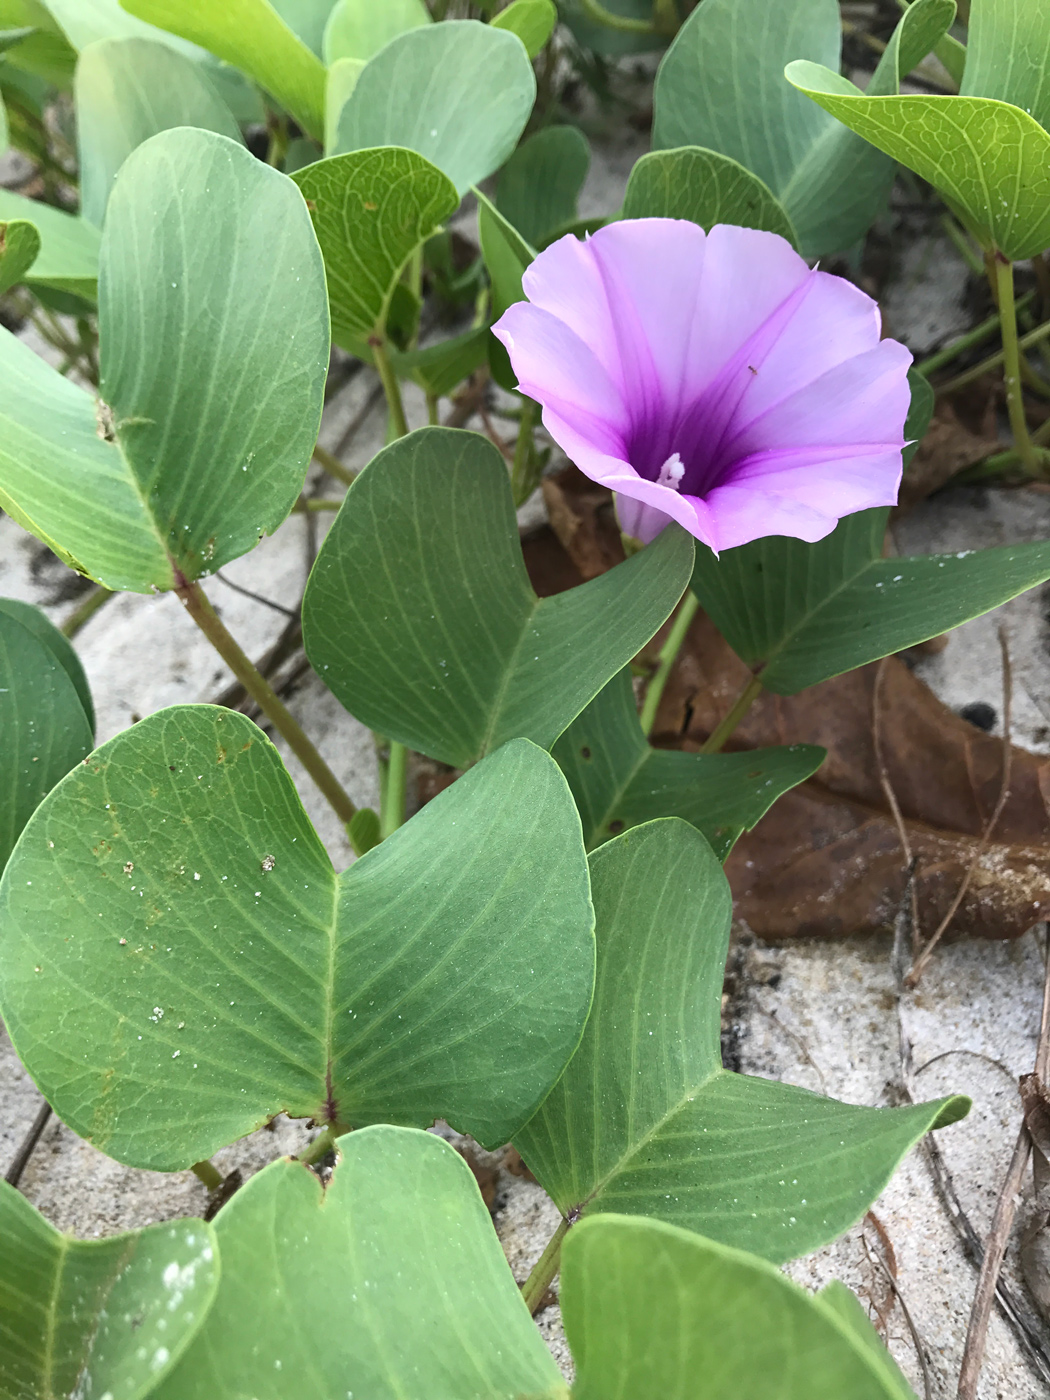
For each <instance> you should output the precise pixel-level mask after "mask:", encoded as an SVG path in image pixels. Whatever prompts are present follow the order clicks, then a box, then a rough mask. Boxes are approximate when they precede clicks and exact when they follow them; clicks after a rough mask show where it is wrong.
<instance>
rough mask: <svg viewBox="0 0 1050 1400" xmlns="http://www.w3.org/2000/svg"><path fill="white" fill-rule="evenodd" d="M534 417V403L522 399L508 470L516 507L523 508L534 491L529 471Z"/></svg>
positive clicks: (534, 486) (533, 483)
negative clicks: (512, 454)
mask: <svg viewBox="0 0 1050 1400" xmlns="http://www.w3.org/2000/svg"><path fill="white" fill-rule="evenodd" d="M535 417H536V404H535V401H534V400H533V399H526V398H523V399H522V401H521V421H520V422H519V424H518V438H517V441H516V442H515V444H514V464H513V466H512V467H511V470H510V489H511V491H512V492H513V494H514V504H515V505H516V506H523V505H524V504H525V502H526V501H527V500H528V499H529V497H530V496H531V495H532V493H533V491H534V490H535V489H536V483H535V482H534V481H533V477H532V472H531V471H530V470H529V468H530V464H531V462H532V425H533V423H534V422H535Z"/></svg>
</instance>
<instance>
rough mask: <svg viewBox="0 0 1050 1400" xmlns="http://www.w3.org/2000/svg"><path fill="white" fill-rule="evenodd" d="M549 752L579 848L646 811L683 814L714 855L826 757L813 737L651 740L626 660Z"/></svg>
mask: <svg viewBox="0 0 1050 1400" xmlns="http://www.w3.org/2000/svg"><path fill="white" fill-rule="evenodd" d="M551 754H552V756H553V757H554V758H555V759H556V760H557V762H558V764H559V765H560V767H561V770H562V772H563V773H564V774H565V777H566V779H567V780H568V783H569V787H570V788H571V789H572V795H573V797H574V798H575V800H576V806H577V809H578V810H579V813H580V820H581V821H582V822H583V839H584V843H585V844H586V846H587V849H588V850H590V849H591V848H592V847H594V846H600V845H601V843H602V842H603V841H608V840H609V838H610V837H612V836H618V835H619V834H620V832H623V831H626V830H627V829H628V828H629V827H632V826H638V825H639V824H640V823H641V822H647V821H651V820H652V819H653V818H654V817H683V818H684V819H685V820H686V821H687V822H689V823H690V824H691V825H692V826H695V827H696V828H697V830H698V831H701V832H702V833H703V834H704V836H705V837H706V838H707V840H708V841H709V842H710V844H711V847H712V849H713V850H714V852H715V855H716V856H717V857H718V859H719V860H725V858H726V856H728V854H729V852H730V851H731V850H732V849H733V846H734V845H735V844H736V841H737V838H738V837H739V836H740V835H741V834H742V833H743V832H745V831H750V830H751V828H752V827H753V826H754V825H755V824H756V823H757V822H758V821H760V820H761V818H762V817H764V816H765V814H766V813H767V812H768V811H769V809H770V807H772V805H773V803H774V802H775V801H776V800H777V798H778V797H780V796H782V795H783V794H784V793H785V792H787V791H788V790H789V789H790V788H793V787H795V786H797V784H798V783H802V782H805V780H806V779H807V778H809V777H812V775H813V774H814V773H815V772H816V771H817V769H818V768H819V767H820V765H821V763H823V761H824V757H825V753H824V750H823V749H820V748H817V747H816V746H815V745H814V744H793V745H792V746H791V747H790V748H769V749H751V750H749V751H748V752H747V753H713V754H696V753H679V752H677V751H675V750H670V749H654V748H651V747H650V745H649V743H648V742H647V740H646V737H645V735H644V734H643V733H642V726H641V724H640V723H639V721H638V710H637V708H636V706H635V703H634V690H633V687H632V685H631V673H630V668H628V667H625V668H624V670H622V671H621V672H620V673H619V675H616V676H614V677H613V678H612V680H611V681H610V682H609V684H608V685H607V686H606V687H605V688H604V690H601V691H599V693H598V694H597V695H596V696H595V697H594V699H593V700H592V701H591V703H590V704H589V705H588V706H587V708H586V709H585V710H584V711H583V713H582V714H581V715H580V716H579V718H578V719H575V720H574V721H573V722H572V724H570V725H569V727H568V729H566V731H565V733H564V734H563V735H562V736H561V738H560V739H559V740H558V742H557V743H556V744H555V745H554V747H553V749H552V750H551Z"/></svg>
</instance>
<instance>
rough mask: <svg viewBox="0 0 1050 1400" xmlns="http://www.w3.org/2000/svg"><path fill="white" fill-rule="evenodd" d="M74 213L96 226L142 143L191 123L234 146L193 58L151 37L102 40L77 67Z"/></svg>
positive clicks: (219, 104)
mask: <svg viewBox="0 0 1050 1400" xmlns="http://www.w3.org/2000/svg"><path fill="white" fill-rule="evenodd" d="M73 93H74V98H75V101H76V108H77V141H78V145H79V148H80V210H81V214H82V215H83V217H84V218H85V219H87V220H89V221H90V222H91V223H93V224H97V225H98V226H99V227H100V228H101V226H102V220H103V217H104V215H105V212H106V204H107V202H108V200H109V192H110V190H111V189H112V187H113V181H114V180H115V179H116V176H117V171H118V170H119V169H120V167H121V166H122V165H123V164H124V162H125V160H127V158H128V156H129V155H130V154H131V153H132V151H133V150H135V149H136V147H138V146H141V145H142V143H143V141H147V140H149V138H150V137H151V136H156V135H157V133H158V132H160V131H168V130H170V129H171V128H172V127H175V126H197V127H202V128H204V129H205V130H207V131H217V132H219V133H220V134H221V135H223V136H229V137H230V138H231V139H232V140H234V141H240V139H241V132H240V128H239V127H238V125H237V123H236V122H235V121H234V119H233V113H232V112H231V111H230V109H229V108H228V107H227V106H226V103H225V102H223V100H222V98H221V97H220V96H219V94H218V92H217V91H216V90H215V87H214V85H213V84H212V82H211V80H210V79H209V77H208V75H207V72H206V71H205V69H204V68H203V67H202V65H201V64H199V63H195V62H194V60H193V59H192V58H187V57H186V56H185V55H184V54H181V53H178V52H177V51H176V50H175V49H173V48H171V47H170V46H169V45H167V44H164V43H161V42H157V41H154V40H152V39H103V40H101V41H100V42H98V43H95V44H89V45H88V47H87V48H86V49H84V50H83V52H82V53H81V55H80V59H79V61H78V62H77V72H76V78H75V80H74V84H73Z"/></svg>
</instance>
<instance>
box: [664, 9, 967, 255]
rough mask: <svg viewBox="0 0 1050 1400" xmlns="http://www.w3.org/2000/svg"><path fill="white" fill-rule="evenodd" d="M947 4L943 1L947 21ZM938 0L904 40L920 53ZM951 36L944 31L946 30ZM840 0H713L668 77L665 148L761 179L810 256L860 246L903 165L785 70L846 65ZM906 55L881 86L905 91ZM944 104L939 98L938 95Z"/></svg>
mask: <svg viewBox="0 0 1050 1400" xmlns="http://www.w3.org/2000/svg"><path fill="white" fill-rule="evenodd" d="M943 2H944V0H932V4H933V5H934V6H936V7H938V8H937V9H936V17H937V21H938V23H940V22H941V20H942V19H943V21H944V27H947V23H948V18H946V17H945V12H944V11H943V9H942V8H941V7H943ZM928 3H929V0H918V3H917V5H916V6H913V7H912V9H913V10H917V11H918V13H917V14H915V15H911V14H909V15H905V16H904V18H903V19H902V21H901V23H902V24H908V25H909V26H911V27H912V29H913V36H912V39H911V40H909V41H908V42H907V43H905V41H904V40H903V39H902V40H900V41H899V43H901V44H904V47H905V49H906V51H907V55H908V56H909V57H910V56H911V53H912V52H913V50H914V47H915V45H916V44H918V43H919V42H920V39H919V38H918V37H915V36H919V35H920V34H921V37H922V38H925V36H926V34H927V32H931V33H932V30H929V31H928V29H927V21H928V18H929V10H928V9H927V8H925V6H927V4H928ZM942 32H943V30H942ZM841 46H842V40H841V23H840V16H839V7H838V5H837V4H836V3H835V0H781V2H780V3H778V4H776V5H769V4H767V3H766V0H704V4H703V5H700V6H698V7H697V8H696V10H694V12H693V13H692V14H691V15H690V16H689V18H688V19H687V20H686V22H685V24H684V25H683V26H682V28H681V29H680V30H679V33H678V36H677V38H676V39H675V41H674V43H673V44H672V45H671V47H670V49H669V50H668V52H667V55H666V56H665V58H664V60H663V62H662V63H661V65H660V71H659V73H658V74H657V79H656V89H655V120H654V128H653V146H654V148H655V149H657V150H661V149H669V148H673V147H680V146H703V147H705V148H707V149H709V150H712V151H716V152H718V153H720V154H721V155H724V156H729V157H731V158H732V159H733V160H736V161H738V162H739V163H740V164H741V165H743V166H744V167H745V168H746V169H748V170H750V171H751V173H752V174H754V175H756V176H758V178H759V179H760V180H762V181H763V183H764V184H765V185H766V186H767V188H768V189H769V190H770V191H771V192H772V194H773V195H774V196H775V197H776V199H777V200H779V202H780V204H781V205H782V206H783V207H784V210H785V211H786V213H787V216H788V218H789V219H790V220H791V224H792V226H793V227H794V229H795V232H796V233H797V235H798V242H799V246H800V247H801V250H802V252H803V254H804V255H805V256H807V257H816V256H819V255H821V254H825V253H831V252H837V251H839V250H841V249H843V248H846V247H849V246H850V245H851V244H852V243H854V242H856V240H857V239H858V238H860V237H862V236H863V235H864V234H865V233H866V232H867V230H868V227H869V226H870V224H871V222H872V220H873V219H874V218H875V216H876V214H877V213H878V212H879V210H880V208H881V207H882V205H883V203H884V202H885V199H886V196H887V194H888V192H889V188H890V185H891V184H892V182H893V175H894V170H893V164H892V162H891V161H889V160H887V159H886V158H885V157H884V156H883V155H882V154H881V153H880V152H879V151H876V150H875V149H873V147H872V146H871V145H869V144H867V143H866V142H864V141H863V140H860V139H858V138H857V137H856V136H853V135H851V133H850V132H849V131H847V130H846V129H844V128H843V127H842V126H841V125H836V124H835V123H834V122H832V121H829V120H828V118H827V116H826V115H825V116H822V115H821V114H820V112H819V110H814V109H813V108H812V107H810V108H808V109H807V108H806V107H805V106H804V105H803V104H802V102H801V101H800V97H801V94H800V93H797V92H794V91H792V88H791V85H790V84H789V83H788V82H787V81H786V80H785V77H784V63H785V61H786V60H788V59H800V60H809V61H810V62H811V64H823V65H824V66H825V67H827V68H829V69H834V70H836V71H837V69H838V66H839V59H840V51H841ZM896 56H897V47H896V46H895V47H894V50H893V54H892V55H891V57H890V59H888V60H887V61H886V63H885V64H884V65H882V66H881V70H880V75H879V81H880V82H883V81H887V82H889V81H890V77H892V90H893V91H894V92H896ZM938 100H939V99H938Z"/></svg>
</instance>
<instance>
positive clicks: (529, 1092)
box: [0, 706, 594, 1171]
mask: <svg viewBox="0 0 1050 1400" xmlns="http://www.w3.org/2000/svg"><path fill="white" fill-rule="evenodd" d="M537 871H542V872H543V878H542V879H539V878H537ZM0 909H2V910H3V913H2V915H0V928H2V929H3V956H2V959H0V1006H2V1014H3V1017H4V1020H5V1022H6V1024H7V1027H8V1031H9V1032H10V1035H11V1039H12V1041H13V1042H14V1043H15V1045H16V1046H17V1047H18V1053H19V1055H20V1056H21V1059H22V1061H23V1063H24V1064H25V1065H26V1068H27V1069H28V1070H29V1073H30V1074H31V1075H33V1077H34V1079H35V1080H36V1082H37V1083H38V1085H39V1086H40V1088H41V1092H42V1093H44V1094H45V1096H46V1097H47V1100H48V1102H49V1103H50V1104H52V1105H53V1107H54V1109H55V1112H56V1113H58V1114H59V1115H60V1116H61V1117H62V1118H63V1119H64V1120H65V1121H66V1122H67V1123H68V1124H69V1126H70V1127H71V1128H73V1129H74V1131H76V1132H78V1133H80V1134H81V1135H82V1136H84V1137H86V1138H88V1139H89V1140H90V1141H91V1142H93V1143H94V1144H95V1146H97V1147H99V1148H100V1149H102V1150H103V1151H104V1152H107V1153H108V1154H109V1155H110V1156H111V1157H116V1158H117V1159H118V1160H119V1161H123V1162H129V1163H131V1164H133V1165H136V1166H144V1167H152V1168H155V1169H158V1170H162V1171H170V1170H174V1169H178V1168H182V1167H186V1166H189V1165H190V1164H191V1163H193V1162H196V1161H199V1160H200V1159H202V1158H203V1157H208V1156H210V1155H211V1153H212V1152H214V1151H215V1150H216V1149H217V1148H218V1147H220V1146H222V1145H223V1144H225V1143H229V1142H232V1141H233V1140H234V1139H235V1138H239V1137H241V1136H243V1135H244V1134H245V1133H249V1132H251V1131H252V1130H253V1129H255V1128H258V1127H259V1126H261V1125H262V1124H263V1123H265V1122H266V1121H267V1120H268V1119H269V1118H271V1117H272V1116H273V1115H274V1114H276V1113H278V1112H282V1111H283V1112H287V1113H290V1114H291V1115H293V1116H295V1117H308V1118H314V1119H316V1120H318V1121H319V1122H338V1123H339V1124H341V1125H343V1126H348V1125H349V1126H360V1125H363V1124H367V1123H371V1122H376V1121H385V1122H392V1123H403V1124H408V1125H418V1126H426V1125H428V1124H430V1123H431V1122H433V1120H434V1119H435V1118H445V1119H446V1120H448V1121H449V1122H451V1123H453V1124H454V1125H455V1126H456V1127H457V1128H459V1129H460V1130H461V1131H463V1132H469V1133H472V1134H473V1135H474V1136H475V1137H476V1138H478V1140H479V1141H482V1142H485V1143H487V1144H488V1145H489V1146H492V1147H496V1146H498V1145H499V1144H500V1143H503V1142H505V1141H506V1140H507V1138H508V1137H509V1135H510V1134H511V1132H512V1131H513V1130H514V1129H515V1128H516V1127H518V1126H519V1125H520V1124H521V1123H522V1122H523V1121H524V1120H525V1118H527V1117H528V1116H529V1114H530V1113H531V1112H532V1111H533V1110H534V1108H535V1106H536V1104H537V1103H538V1102H539V1100H540V1099H541V1098H542V1097H543V1095H544V1094H545V1093H546V1092H547V1089H548V1087H549V1086H550V1084H551V1083H552V1082H553V1081H554V1079H556V1078H557V1076H558V1074H559V1073H560V1071H561V1069H562V1067H563V1066H564V1064H565V1062H566V1060H567V1059H568V1057H569V1055H570V1054H571V1052H572V1050H573V1047H574V1046H575V1045H576V1043H577V1041H578V1039H579V1036H580V1032H581V1029H582V1026H583V1022H584V1019H585V1018H586V1015H587V1008H588V1005H589V1002H590V996H591V988H592V985H593V961H594V944H593V937H592V932H591V929H592V921H593V914H592V911H591V905H590V898H589V894H588V882H587V867H586V861H585V858H584V852H583V842H582V840H581V835H580V826H579V818H578V817H577V815H576V809H575V807H574V806H573V803H572V798H571V796H570V794H569V790H568V788H567V786H566V784H565V780H564V778H563V777H562V775H561V773H560V772H559V771H558V768H557V765H556V764H555V763H554V762H553V760H552V759H551V758H550V757H549V756H548V755H547V754H545V753H543V752H542V751H541V750H539V749H537V748H536V747H535V746H534V745H532V744H528V743H517V744H510V745H507V746H506V747H505V748H503V749H502V750H501V751H500V752H499V753H497V754H494V755H492V757H491V758H489V759H487V760H486V761H485V762H484V763H483V764H480V765H478V766H477V767H476V768H474V769H473V770H472V771H471V772H470V773H468V774H467V775H466V776H465V777H463V778H461V779H460V781H459V782H457V783H456V784H455V785H454V786H453V787H451V788H450V789H449V790H448V791H447V792H445V793H442V794H441V796H440V797H438V798H436V799H435V800H434V801H433V802H431V803H429V804H428V805H427V806H426V807H425V808H424V809H423V810H422V811H421V812H420V813H418V815H416V816H415V817H413V818H412V820H411V821H410V822H408V823H407V824H406V825H405V826H403V827H401V828H400V829H399V830H398V831H397V832H396V833H395V834H394V835H393V836H391V837H389V838H388V839H387V840H386V841H384V842H383V844H382V845H381V846H378V847H377V848H376V849H375V850H372V851H370V852H369V853H368V855H367V856H363V857H362V858H361V859H360V860H358V861H356V862H355V863H354V864H353V865H351V866H350V868H349V869H348V870H346V871H344V873H343V874H342V875H341V876H336V875H335V873H334V872H333V870H332V866H331V863H330V861H329V859H328V856H327V855H326V853H325V850H324V847H323V846H322V845H321V842H320V840H319V839H318V837H317V835H316V834H315V832H314V830H313V827H312V826H311V825H310V823H309V821H308V819H307V817H306V814H305V813H304V811H303V809H302V806H301V804H300V802H299V798H298V795H297V794H296V791H295V788H294V786H293V784H292V780H291V778H290V777H289V776H288V773H287V772H286V770H285V768H284V766H283V765H282V763H281V761H280V758H279V757H278V755H277V752H276V750H275V749H274V748H273V746H272V745H271V744H270V743H269V742H268V740H267V739H266V738H265V737H264V736H263V735H262V733H261V732H260V731H259V730H258V729H257V728H256V727H255V726H254V725H253V724H252V723H251V722H250V721H249V720H248V719H246V718H244V717H243V716H240V715H237V714H235V713H231V712H229V711H224V710H221V709H216V708H214V707H211V706H181V707H176V708H174V709H170V710H164V711H161V712H160V713H159V714H156V715H152V716H150V717H149V718H148V719H145V720H143V721H141V723H139V724H137V725H135V727H134V728H132V729H128V730H125V731H124V733H122V734H120V735H118V736H117V738H115V739H113V740H111V741H110V742H109V743H108V744H105V745H104V746H103V747H102V748H100V749H99V750H98V751H97V753H96V754H95V755H94V756H93V758H92V759H91V761H90V763H89V764H87V765H83V764H82V765H80V766H79V767H77V768H76V769H75V770H74V772H72V773H71V774H70V775H69V777H68V778H67V779H66V780H65V781H64V782H63V783H60V784H59V786H58V787H57V788H56V789H55V790H54V791H53V792H52V793H51V795H50V797H48V798H47V799H46V800H45V801H44V803H43V804H42V805H41V806H40V807H39V808H38V810H37V812H36V815H35V816H34V817H33V819H32V820H31V821H30V823H29V825H28V826H27V828H26V830H25V831H24V832H23V834H22V838H21V841H20V843H19V846H18V848H17V850H16V852H15V854H14V856H13V857H12V859H11V862H10V863H9V866H8V870H7V872H6V876H5V880H4V882H3V883H2V884H0ZM56 927H61V928H62V929H63V930H64V936H63V938H62V939H55V937H54V930H55V928H56ZM37 968H39V969H40V971H39V972H38V971H37V970H36V969H37Z"/></svg>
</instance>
